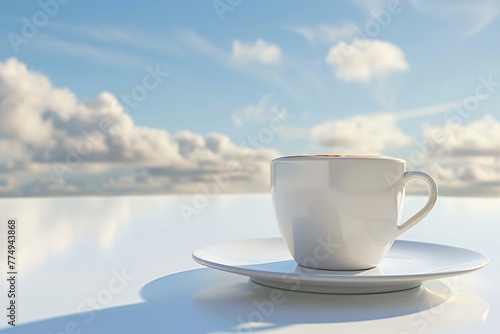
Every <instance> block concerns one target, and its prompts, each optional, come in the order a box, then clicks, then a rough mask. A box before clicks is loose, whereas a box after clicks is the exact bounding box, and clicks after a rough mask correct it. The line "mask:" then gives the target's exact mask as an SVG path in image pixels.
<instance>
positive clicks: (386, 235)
mask: <svg viewBox="0 0 500 334" xmlns="http://www.w3.org/2000/svg"><path fill="white" fill-rule="evenodd" d="M405 165H406V164H405V161H404V160H401V159H397V158H391V157H384V156H372V155H307V156H287V157H280V158H277V159H274V160H273V161H272V162H271V187H272V188H271V192H272V199H273V205H274V211H275V213H276V218H277V221H278V225H279V228H280V232H281V235H282V236H283V239H284V240H285V243H286V245H287V247H288V249H289V250H290V253H291V254H292V256H293V258H294V259H295V261H296V262H297V263H298V264H299V265H300V266H303V267H309V268H315V269H326V270H364V269H369V268H373V267H375V266H377V265H378V264H379V263H380V262H381V261H382V259H383V258H384V257H385V255H386V254H387V252H388V251H389V248H390V247H391V246H392V243H393V242H394V240H395V239H396V237H398V236H399V235H400V234H401V233H403V232H405V231H406V230H408V229H409V228H411V227H412V226H414V225H415V224H417V223H418V222H419V221H421V220H422V219H423V218H424V217H425V216H426V215H427V214H428V213H429V212H430V211H431V210H432V208H433V207H434V204H435V203H436V200H437V193H438V191H437V185H436V182H435V181H434V180H433V178H432V177H431V176H430V175H429V174H426V173H424V172H420V171H410V172H405ZM411 180H419V181H423V182H424V183H425V184H426V185H427V187H428V189H429V198H428V200H427V203H426V204H425V205H424V207H423V208H422V209H421V210H420V211H418V212H417V213H416V214H415V215H413V216H412V217H411V218H410V219H408V220H407V221H406V222H405V223H403V224H400V225H399V224H398V223H399V221H400V219H401V212H402V209H403V201H404V193H405V185H406V183H407V182H409V181H411Z"/></svg>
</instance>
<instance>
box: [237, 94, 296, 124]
mask: <svg viewBox="0 0 500 334" xmlns="http://www.w3.org/2000/svg"><path fill="white" fill-rule="evenodd" d="M272 97H273V95H272V94H267V95H265V96H263V97H262V98H261V99H260V101H259V102H258V103H257V104H251V105H248V106H246V107H244V108H242V109H238V110H236V111H235V112H234V113H233V114H232V115H231V118H232V120H233V124H234V125H235V126H236V127H242V126H244V125H246V124H250V123H253V124H258V125H264V124H265V123H267V122H268V121H269V120H270V119H271V118H273V117H275V116H277V115H279V114H282V113H286V109H285V108H280V107H279V106H277V105H276V104H273V103H272V101H271V100H272Z"/></svg>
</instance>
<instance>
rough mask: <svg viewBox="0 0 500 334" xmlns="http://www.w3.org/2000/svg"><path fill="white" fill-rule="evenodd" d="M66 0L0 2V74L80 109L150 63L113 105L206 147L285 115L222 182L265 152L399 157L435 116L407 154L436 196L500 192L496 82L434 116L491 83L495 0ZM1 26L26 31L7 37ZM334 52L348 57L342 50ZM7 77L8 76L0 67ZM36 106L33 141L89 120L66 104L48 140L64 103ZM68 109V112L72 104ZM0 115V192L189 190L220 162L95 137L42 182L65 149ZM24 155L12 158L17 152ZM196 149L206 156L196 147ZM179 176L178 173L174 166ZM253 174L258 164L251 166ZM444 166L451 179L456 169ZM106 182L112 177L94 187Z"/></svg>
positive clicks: (498, 66) (121, 87)
mask: <svg viewBox="0 0 500 334" xmlns="http://www.w3.org/2000/svg"><path fill="white" fill-rule="evenodd" d="M63 2H67V1H61V3H59V2H56V0H51V1H41V3H43V4H47V6H48V7H47V6H44V5H40V3H38V2H34V1H33V2H26V1H25V2H17V3H15V4H9V5H8V6H7V5H6V4H3V5H2V7H4V8H2V10H1V14H0V36H2V38H0V62H1V63H3V64H7V61H8V59H11V60H12V59H14V60H15V64H13V63H11V64H10V65H9V66H7V65H5V69H4V72H3V73H4V76H5V77H4V81H3V82H4V86H7V84H6V82H7V79H5V78H7V77H8V75H9V73H11V74H10V75H11V76H12V75H18V76H19V78H21V77H22V76H21V75H20V74H19V73H21V72H22V69H21V68H22V67H23V66H25V67H26V68H27V71H28V72H29V73H30V75H28V76H32V75H35V73H38V75H41V76H43V77H45V79H46V80H48V82H50V86H51V88H47V92H52V91H53V90H54V89H55V90H57V89H63V90H66V92H69V93H70V95H72V96H74V98H75V99H77V100H78V101H80V102H81V103H84V104H85V103H87V104H86V105H85V106H86V107H88V108H89V109H92V108H93V107H92V105H91V103H90V102H89V101H94V100H96V99H97V100H99V98H98V97H99V96H100V94H101V93H102V92H109V93H110V94H111V95H113V96H114V97H115V99H116V100H117V101H118V103H119V104H121V105H122V107H124V108H126V103H124V97H123V96H124V94H129V95H130V93H131V92H132V90H133V89H134V88H135V87H137V85H140V84H141V82H142V80H143V78H144V77H145V76H146V75H147V74H148V73H149V72H148V70H147V68H150V69H151V68H160V69H161V70H162V71H164V72H167V71H168V73H169V75H168V77H165V78H162V82H161V83H160V84H159V85H158V87H157V88H155V89H153V90H151V91H148V92H147V96H146V97H145V98H144V100H142V101H140V103H138V105H137V107H135V108H126V110H125V111H124V114H126V116H123V117H130V118H131V119H132V121H133V127H134V129H135V128H137V129H139V128H141V129H142V128H149V129H158V130H163V131H164V132H162V133H158V135H159V136H163V137H165V136H171V137H172V138H170V137H168V138H170V139H168V140H167V141H169V142H175V145H177V146H176V147H177V148H178V147H180V146H179V145H183V144H182V143H184V142H185V141H186V140H187V139H186V138H184V137H185V136H184V135H182V134H183V133H184V132H186V131H188V132H189V133H190V134H193V135H194V137H193V136H191V137H189V138H190V139H189V140H188V141H189V142H190V143H191V141H192V143H195V142H196V143H198V144H200V143H201V144H200V145H201V146H200V147H203V148H205V149H210V147H209V145H208V144H207V143H209V141H210V140H209V139H207V137H206V136H207V135H209V134H211V133H216V134H220V135H222V136H224V138H227V140H229V141H230V143H231V144H234V145H235V146H237V147H240V146H242V143H245V142H246V141H247V140H248V137H249V136H255V135H256V134H258V133H259V131H261V130H262V129H263V128H264V127H266V126H267V124H268V122H269V120H271V119H272V117H273V115H275V114H276V113H277V112H278V113H279V112H286V113H288V114H290V115H293V116H294V118H293V119H292V121H291V124H290V125H289V126H288V127H287V129H286V130H285V131H283V132H280V133H278V134H276V135H275V136H274V138H273V140H272V142H269V143H265V145H260V146H259V149H260V150H259V152H258V153H259V154H260V155H258V156H259V159H257V160H258V161H259V163H256V164H255V166H254V167H252V168H255V169H251V170H252V171H250V170H249V171H248V173H249V174H248V175H247V176H248V177H247V176H243V175H242V176H241V184H239V183H238V182H239V181H238V182H234V187H233V186H231V187H229V188H227V189H222V190H221V191H265V189H267V188H266V187H267V183H268V180H267V179H266V177H267V171H265V167H264V166H265V165H266V164H265V161H267V160H266V159H268V157H272V156H273V155H281V154H297V153H337V152H341V153H342V152H349V153H358V152H359V153H367V152H368V153H383V154H391V155H396V156H399V157H403V158H406V159H407V160H408V159H409V157H410V155H411V154H412V152H414V151H415V150H418V147H419V146H418V145H417V144H416V143H417V142H421V141H422V140H425V138H429V136H430V134H429V131H430V130H429V129H437V128H440V129H448V130H449V131H448V130H447V132H448V133H450V137H449V139H448V140H447V141H446V142H445V143H438V144H437V146H436V149H433V151H432V152H430V153H429V152H424V153H425V154H426V159H425V161H424V162H422V163H418V164H414V165H417V166H414V167H419V169H424V170H428V171H429V172H434V173H435V174H439V175H440V176H437V177H436V178H437V179H438V180H439V179H441V183H442V184H443V185H444V187H443V189H444V190H445V192H448V193H449V194H459V195H464V194H465V195H494V194H496V192H497V191H498V190H499V188H498V187H499V183H500V177H499V172H498V156H499V155H500V151H498V150H497V151H495V150H494V149H491V147H490V146H492V147H494V146H495V145H494V144H495V143H497V142H499V141H500V137H499V136H500V135H497V136H494V134H495V133H496V129H497V128H496V127H495V126H496V125H497V122H499V121H500V110H499V108H498V106H499V104H500V92H494V91H493V92H489V91H488V92H489V93H491V94H488V97H487V98H484V99H481V101H480V103H478V106H477V107H474V110H473V112H468V113H467V116H466V117H463V116H460V124H455V127H453V126H452V125H449V128H447V126H448V125H447V124H448V123H450V119H452V118H451V116H450V115H455V116H456V113H452V112H450V110H452V109H453V108H454V106H455V107H456V105H457V104H458V105H460V104H463V102H464V101H465V100H466V99H467V98H468V97H473V96H474V94H475V91H476V88H477V87H478V86H479V85H482V82H483V81H484V80H486V81H488V78H490V79H489V80H490V81H492V82H498V81H500V63H499V60H498V59H500V57H499V56H500V45H499V43H498V41H497V36H496V34H495V32H497V31H499V28H500V20H498V16H499V15H500V4H499V3H498V2H493V1H440V2H433V1H401V2H394V1H392V2H391V1H364V0H356V1H341V2H326V1H324V2H317V3H309V2H304V1H273V2H271V3H269V2H264V1H241V2H238V1H233V2H228V1H222V0H221V1H202V2H200V1H143V2H141V4H140V5H138V4H137V2H132V1H107V2H105V3H102V2H91V1H85V2H84V1H79V0H73V1H69V2H68V3H63ZM230 3H232V4H233V5H234V4H236V5H234V6H233V5H230ZM47 8H49V9H47ZM391 8H392V9H394V10H392V9H391ZM391 10H392V13H391ZM50 11H53V13H50ZM40 12H43V13H46V15H45V17H46V18H48V19H47V23H45V22H42V24H38V26H37V24H36V23H37V21H36V20H37V19H38V20H43V17H44V14H43V13H42V14H39V13H40ZM56 12H57V13H56ZM37 13H38V14H37ZM47 13H48V14H54V15H47ZM37 15H38V16H37ZM40 15H41V16H40ZM23 18H24V19H23ZM26 20H27V21H29V22H30V23H31V24H33V25H34V26H35V27H36V29H37V32H36V33H33V36H26V35H23V27H24V26H25V25H26ZM13 34H15V35H16V36H20V37H22V38H25V39H24V41H25V42H26V43H24V42H22V43H18V44H16V43H15V42H13V38H15V37H13V36H14V35H13ZM23 36H24V37H23ZM346 48H347V49H346ZM345 50H351V52H352V54H351V55H350V56H346V55H345V52H344V51H345ZM12 73H17V74H12ZM480 78H483V79H480ZM495 78H496V79H495ZM9 80H13V81H12V82H15V79H13V78H12V77H10V79H9ZM23 80H31V79H29V78H27V77H25V78H24V79H23ZM481 80H483V81H481ZM1 82H2V81H0V83H1ZM493 88H495V87H493ZM0 89H1V85H0ZM485 89H487V87H486V88H484V87H483V88H481V89H480V91H481V92H487V90H485ZM18 93H19V92H18ZM25 93H27V92H25ZM2 94H3V95H2ZM9 94H10V95H9ZM15 94H17V93H16V90H15V89H11V90H6V89H4V91H3V92H2V91H1V90H0V99H2V98H3V99H4V102H5V101H7V97H8V96H12V95H15ZM47 94H49V93H47ZM50 94H52V93H50ZM55 94H56V93H55ZM57 94H59V93H57ZM57 94H56V95H57ZM32 96H33V94H27V96H26V98H27V99H30V98H32ZM106 101H108V100H106ZM94 102H95V101H94ZM101 102H102V101H101ZM108 102H109V101H108ZM110 103H111V102H110ZM37 105H38V104H37ZM23 108H24V107H23ZM28 108H29V107H28ZM38 108H41V109H40V110H35V109H36V108H35V109H33V113H37V112H38V113H39V115H41V116H40V117H38V116H37V118H36V119H37V120H38V121H40V122H42V123H43V124H44V126H45V125H47V127H48V128H49V127H50V130H47V131H48V132H47V133H48V134H47V136H45V137H44V139H43V140H46V141H47V143H48V141H49V139H50V138H52V139H53V138H57V140H56V141H57V142H58V143H59V144H60V145H61V147H59V149H61V150H63V148H64V147H66V145H70V146H71V145H73V144H75V143H77V142H75V140H76V139H75V138H78V137H79V136H80V137H81V132H82V131H83V130H84V129H86V128H88V129H92V128H95V127H96V126H97V125H96V124H97V123H95V122H94V123H95V124H94V126H92V123H85V121H84V120H83V118H82V117H83V116H81V114H79V115H80V116H79V117H80V118H78V117H77V116H75V117H74V118H75V119H79V122H81V123H80V126H78V125H76V129H75V125H74V124H73V123H74V122H77V121H73V123H72V124H73V125H72V130H71V131H70V130H68V129H69V125H68V124H69V123H68V124H66V125H65V126H64V131H66V133H67V136H66V137H58V136H60V132H58V131H59V130H57V129H58V126H59V125H57V124H56V123H54V122H55V118H50V117H49V116H47V109H51V108H55V109H57V108H60V110H59V111H57V110H56V111H57V112H56V114H58V115H59V116H58V117H60V115H62V114H63V113H65V112H66V113H69V111H64V112H63V111H62V110H63V109H64V108H65V107H64V106H59V105H58V106H57V107H52V106H48V105H45V106H43V104H40V106H39V107H38ZM44 108H45V109H44ZM67 108H69V107H67ZM75 108H76V109H74V108H73V109H72V111H71V113H72V115H73V113H75V114H74V115H77V113H78V112H79V111H78V107H75ZM14 109H15V108H10V109H9V105H8V104H7V103H4V104H3V107H1V109H0V116H2V117H3V119H5V120H9V119H14V118H13V117H14V116H12V115H10V114H8V113H13V110H14ZM23 110H24V109H23ZM49 111H50V110H49ZM26 112H29V111H26ZM2 113H3V114H2ZM9 115H10V116H9ZM381 115H382V116H381ZM485 117H489V118H485ZM238 119H239V121H238ZM12 122H13V121H12ZM50 122H52V123H51V124H49V123H50ZM7 123H8V122H7V121H5V122H4V128H3V130H2V127H1V126H0V143H1V141H2V140H3V141H4V150H7V148H6V147H7V145H10V146H9V147H10V148H9V149H8V150H9V152H11V151H12V147H13V146H12V145H14V144H13V142H16V145H17V146H16V147H17V149H19V150H20V153H19V154H17V155H16V157H17V158H16V157H14V154H12V153H10V155H8V154H7V153H5V155H4V158H3V163H4V165H5V166H4V168H3V173H2V168H0V192H1V191H2V189H4V191H3V193H4V194H5V196H11V195H12V196H19V195H30V194H31V190H29V189H35V188H36V187H35V186H33V183H35V185H36V186H38V187H39V188H40V190H39V191H38V192H37V193H36V194H35V195H51V194H66V193H74V194H79V193H90V194H95V193H120V191H123V192H141V193H150V192H193V191H194V190H193V189H195V188H197V187H198V188H199V187H200V186H202V185H203V182H207V181H206V180H207V178H209V176H210V174H211V173H212V174H213V173H214V172H216V171H217V170H218V168H219V167H220V166H219V167H214V169H210V170H206V169H204V167H203V166H206V165H203V166H202V167H200V168H198V167H199V166H200V165H202V161H201V160H200V161H194V162H196V163H195V164H194V165H196V166H198V167H196V166H194V165H192V163H193V159H195V160H196V159H197V158H196V157H195V158H193V156H188V155H183V156H182V159H186V161H185V163H186V164H191V165H190V166H189V167H186V166H185V165H183V163H184V162H183V163H181V162H179V164H175V163H173V162H172V161H174V160H175V158H174V157H173V156H172V159H170V158H169V156H168V154H165V155H166V157H165V159H164V160H163V161H156V160H155V159H150V158H147V157H142V158H141V157H136V156H135V155H133V154H129V155H127V154H125V153H124V154H123V156H122V158H123V159H121V158H120V159H119V158H115V157H113V158H112V157H111V156H112V155H113V154H112V152H111V153H110V152H109V148H110V147H108V148H107V149H108V151H107V152H108V156H107V157H104V155H101V156H99V157H95V158H94V157H93V155H94V154H95V152H92V154H91V155H90V156H89V157H90V158H88V159H84V161H83V163H82V166H79V167H77V168H75V169H74V170H73V171H72V173H71V174H69V173H68V174H67V175H66V176H65V177H64V178H63V179H61V178H60V177H56V178H55V179H54V174H55V173H54V172H53V168H52V167H53V166H52V167H51V164H53V163H54V162H58V161H59V160H61V159H60V157H62V156H64V154H63V153H61V152H59V153H57V152H56V151H57V150H56V149H54V144H50V145H49V144H47V145H45V146H44V152H49V153H46V154H45V155H46V158H45V160H43V159H41V158H40V157H38V155H40V154H39V153H40V152H41V151H40V152H38V151H36V150H35V149H33V145H34V144H33V142H31V141H32V140H35V139H33V138H29V137H26V136H23V135H22V133H23V128H19V129H17V128H16V126H21V127H22V125H19V124H18V123H15V124H17V125H13V124H14V123H11V125H10V128H7ZM42 123H41V124H42ZM9 124H10V123H9ZM28 127H29V125H25V129H26V128H28ZM48 128H47V129H48ZM499 128H500V125H499ZM16 129H17V130H16ZM426 129H427V130H426ZM34 131H36V130H34ZM50 131H54V132H50ZM131 131H132V130H131ZM134 131H135V130H134ZM138 131H139V130H138ZM140 131H142V130H140ZM332 131H333V132H332ZM426 131H427V134H426ZM488 131H489V132H488ZM24 132H29V131H24ZM354 132H359V134H353V133H354ZM134 133H135V132H134ZM141 133H142V132H141ZM179 133H180V134H181V135H177V137H176V134H179ZM478 134H479V136H481V135H482V136H483V137H484V138H482V137H477V135H478ZM183 136H184V137H183ZM197 136H199V137H197ZM491 136H494V137H493V138H492V137H491ZM119 137H121V138H125V137H126V136H125V135H124V134H123V135H121V136H119ZM136 137H137V138H145V137H147V135H144V134H138V133H137V134H134V135H133V138H136ZM195 137H196V139H195ZM127 138H128V137H127ZM218 138H219V137H218ZM220 138H222V137H220ZM36 140H42V139H40V138H38V139H36ZM137 140H139V139H134V143H135V142H137ZM224 140H226V139H224ZM145 142H146V143H147V144H141V145H142V146H140V147H142V148H143V150H146V151H148V150H151V152H152V153H151V155H158V154H163V153H162V151H158V152H156V151H154V149H155V144H154V141H153V140H152V139H151V140H150V139H147V140H145ZM7 143H8V144H7ZM71 143H73V144H71ZM179 143H181V144H179ZM370 143H371V144H370ZM18 144H19V145H18ZM198 144H197V145H198ZM261 144H263V143H261ZM23 145H24V146H23ZM51 145H52V146H51ZM75 145H76V144H75ZM190 145H191V146H192V144H190ZM228 145H229V144H228ZM34 146H35V147H36V146H37V145H34ZM39 146H40V147H41V146H43V145H39ZM191 146H190V147H191ZM1 147H2V146H0V153H1V152H2V151H1ZM20 147H21V148H20ZM113 147H114V149H115V150H121V151H123V152H125V151H126V150H125V149H124V148H123V147H118V148H117V146H113ZM138 147H139V144H138ZM228 147H229V146H228ZM460 148H463V149H460ZM178 150H180V149H178ZM200 150H201V148H200ZM231 150H233V151H231V152H232V153H231V154H232V156H234V154H236V155H237V153H235V152H236V149H234V148H231ZM21 151H22V152H21ZM35 151H36V152H35ZM63 151H64V150H63ZM104 151H106V149H104V148H103V152H104ZM212 151H213V150H212ZM37 152H38V153H37ZM193 152H194V151H193ZM200 152H201V151H200ZM464 152H465V153H464ZM471 152H472V153H471ZM474 152H479V153H474ZM212 153H213V152H212ZM212 153H210V154H212ZM22 154H24V155H26V157H25V159H21V158H19V155H22ZM58 154H59V155H58ZM61 154H62V155H61ZM103 154H104V153H103ZM193 154H194V153H193ZM200 154H201V155H203V154H204V153H199V154H197V155H195V156H200ZM207 154H208V153H207ZM225 154H226V155H227V154H229V153H227V152H226V153H224V154H222V153H221V154H219V155H217V154H215V155H214V156H211V158H210V159H225V158H227V156H226V155H225ZM139 155H141V156H142V155H144V156H146V154H139ZM5 156H6V157H5ZM130 156H134V158H133V159H132V158H130V159H129V158H127V157H130ZM58 157H59V158H58ZM16 159H17V160H16ZM57 159H59V160H57ZM182 159H181V160H182ZM239 159H241V157H240V158H239ZM21 160H23V164H22V165H23V166H24V167H22V168H21V167H20V163H19V161H21ZM153 160H154V161H153ZM237 160H238V159H237ZM1 161H2V160H0V162H1ZM179 161H180V160H179ZM214 161H215V160H214ZM238 161H240V160H238ZM254 162H255V161H254ZM6 166H11V167H10V168H8V167H6ZM12 166H17V167H16V168H14V167H12ZM85 166H87V167H85ZM145 166H147V168H146V167H145ZM151 166H153V167H154V168H163V169H164V170H163V172H162V173H161V175H162V181H159V182H160V183H162V182H165V186H163V187H160V188H155V189H150V188H149V186H148V185H150V184H157V183H158V182H157V180H156V181H155V180H154V179H150V178H151V177H152V175H153V174H151V170H152V169H151V168H152V167H151ZM0 167H1V165H0ZM144 168H146V169H144ZM219 169H220V168H219ZM145 170H147V171H145ZM154 170H155V171H157V169H154ZM257 170H258V171H259V172H256V171H257ZM97 171H99V172H97ZM181 171H182V173H180V172H181ZM188 171H189V172H188ZM179 173H180V174H182V175H183V176H182V178H181V179H177V178H175V177H173V176H172V175H177V174H179ZM256 173H257V174H259V175H260V174H262V177H260V178H257V179H256V178H252V177H250V175H254V174H256ZM56 174H57V173H56ZM441 174H442V175H441ZM154 175H157V174H154ZM193 175H194V176H193ZM56 176H57V175H56ZM457 179H459V180H460V181H461V182H459V184H458V185H457V184H455V182H454V181H453V180H457ZM40 180H45V181H43V182H42V181H40ZM110 180H113V182H114V183H113V182H112V183H113V185H114V186H113V187H115V188H113V189H114V190H110V189H107V190H106V189H102V188H101V187H99V184H102V183H103V182H104V183H106V184H107V182H108V181H110ZM40 182H42V185H40ZM127 182H128V183H127ZM52 183H55V184H57V185H59V186H54V185H53V184H52ZM30 184H31V186H30ZM88 184H94V185H93V186H92V187H90V188H89V186H88ZM117 184H124V185H125V186H123V187H121V186H117ZM167 184H168V185H167ZM187 184H191V185H190V186H186V185H187ZM236 184H238V185H237V186H236ZM2 185H3V186H2ZM61 185H64V186H63V188H64V189H66V190H64V189H62V188H61ZM2 187H3V188H2ZM37 189H38V188H37ZM51 189H52V190H51ZM54 189H55V190H54Z"/></svg>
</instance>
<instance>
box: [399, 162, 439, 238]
mask: <svg viewBox="0 0 500 334" xmlns="http://www.w3.org/2000/svg"><path fill="white" fill-rule="evenodd" d="M412 180H419V181H423V182H424V183H425V184H426V185H427V188H428V189H429V199H428V200H427V203H425V205H424V207H423V208H422V209H420V211H419V212H417V213H416V214H414V215H413V216H412V217H411V218H409V219H408V220H407V221H406V222H404V223H403V224H401V225H399V226H398V230H397V236H399V235H400V234H401V233H403V232H406V231H408V230H409V229H410V228H412V227H413V226H415V225H416V224H417V223H418V222H419V221H421V220H422V219H424V218H425V216H427V214H428V213H429V212H430V211H431V210H432V208H433V207H434V204H436V200H437V196H438V188H437V184H436V181H434V179H433V178H432V176H430V175H429V174H427V173H424V172H420V171H410V172H406V173H405V174H404V176H403V183H404V185H406V184H407V183H408V182H410V181H412Z"/></svg>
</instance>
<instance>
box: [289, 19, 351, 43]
mask: <svg viewBox="0 0 500 334" xmlns="http://www.w3.org/2000/svg"><path fill="white" fill-rule="evenodd" d="M285 29H287V30H289V31H292V32H295V33H297V34H299V35H300V36H302V37H303V38H305V39H306V40H307V42H309V44H311V45H316V43H321V44H325V45H328V46H330V45H332V44H333V43H336V42H338V41H345V40H352V39H353V38H354V36H355V34H356V32H358V30H359V29H358V27H357V26H356V25H355V24H354V23H352V22H346V23H343V24H340V25H338V26H334V25H328V24H319V25H315V26H312V27H306V26H296V27H286V28H285Z"/></svg>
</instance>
